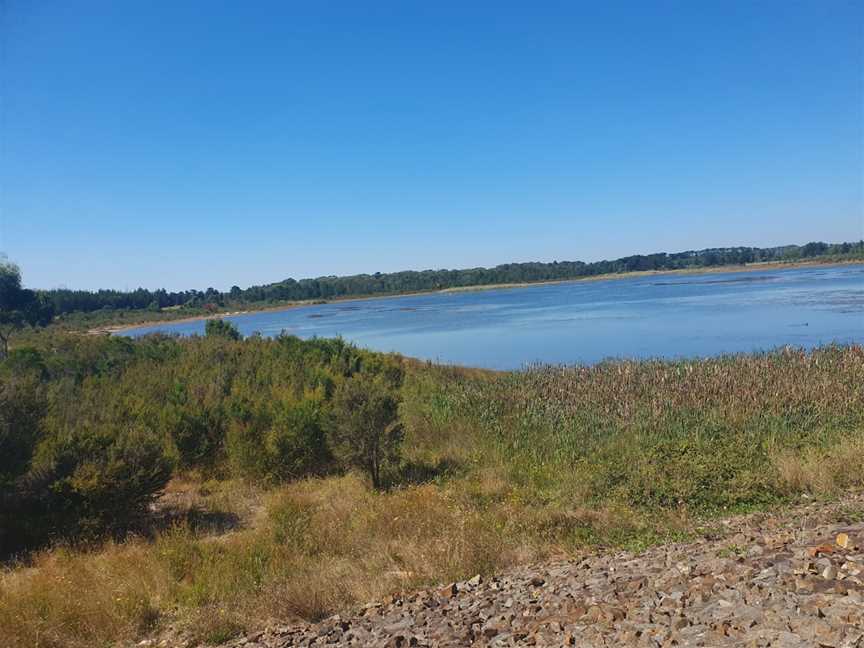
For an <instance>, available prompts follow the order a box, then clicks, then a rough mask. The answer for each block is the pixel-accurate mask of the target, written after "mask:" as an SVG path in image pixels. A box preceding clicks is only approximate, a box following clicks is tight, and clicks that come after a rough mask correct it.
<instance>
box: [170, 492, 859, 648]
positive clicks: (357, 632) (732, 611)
mask: <svg viewBox="0 0 864 648" xmlns="http://www.w3.org/2000/svg"><path fill="white" fill-rule="evenodd" d="M173 641H177V638H175V639H174V640H173ZM168 642H169V640H165V642H164V643H168ZM153 643H154V644H156V643H157V642H155V641H154V642H153ZM178 643H183V641H182V639H181V640H180V641H179V642H178ZM313 644H314V645H320V644H326V645H336V646H436V647H437V646H440V647H444V646H453V647H457V646H549V647H553V646H554V647H558V646H585V647H586V648H588V647H594V646H652V647H655V646H716V647H720V646H751V645H753V646H780V647H784V648H793V647H796V646H799V647H801V648H804V647H805V646H824V647H828V646H836V647H838V648H839V647H841V646H850V647H854V646H861V645H864V497H862V496H861V495H858V496H853V497H849V498H846V499H845V500H844V501H843V502H842V504H840V505H825V504H823V503H816V504H811V505H809V506H803V507H797V508H795V509H793V510H792V511H789V512H786V513H784V514H783V515H782V516H777V517H772V516H765V515H751V516H748V517H745V518H738V519H731V520H727V521H723V522H722V523H718V524H717V526H716V527H715V528H714V529H712V530H710V531H708V532H707V533H706V534H705V535H704V536H703V537H700V538H699V539H698V540H696V541H695V542H690V543H685V544H670V545H665V546H660V547H655V548H653V549H650V550H648V551H646V552H644V553H641V554H633V553H629V552H613V551H606V552H603V553H598V554H593V555H585V556H582V557H580V558H575V559H572V560H568V561H558V562H552V563H547V564H543V565H534V566H528V567H521V568H518V569H515V570H511V571H507V572H504V573H501V574H497V575H492V576H488V577H483V576H480V575H477V576H474V577H473V578H471V579H468V580H465V581H461V582H457V583H451V584H447V585H442V586H441V587H436V588H432V589H427V590H421V591H415V592H404V593H398V594H395V595H394V596H392V597H390V598H389V599H388V600H385V601H380V602H373V603H369V604H367V605H364V606H362V607H360V608H359V609H358V608H355V609H354V610H352V611H350V612H346V613H344V614H341V615H337V616H333V617H330V618H328V619H325V620H324V621H322V622H320V623H317V624H313V625H295V626H291V625H287V626H286V625H278V624H274V625H272V626H270V627H268V628H266V629H262V630H261V631H258V632H255V633H252V634H250V635H247V636H245V637H242V638H240V639H237V640H234V641H231V642H230V643H228V644H226V645H225V646H224V648H287V647H288V646H309V645H313ZM159 645H163V644H161V643H160V644H159Z"/></svg>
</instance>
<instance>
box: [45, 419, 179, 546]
mask: <svg viewBox="0 0 864 648" xmlns="http://www.w3.org/2000/svg"><path fill="white" fill-rule="evenodd" d="M171 470H172V463H171V461H170V459H169V458H168V456H167V454H166V451H165V447H164V443H163V442H162V440H161V439H160V438H159V436H158V435H156V434H154V433H153V432H151V431H149V430H146V429H144V428H131V429H124V430H113V429H107V430H101V431H90V430H84V429H76V430H74V431H70V432H67V433H62V434H57V435H55V436H52V437H49V438H47V439H46V440H45V441H43V443H42V444H40V446H39V448H38V451H37V455H36V457H35V459H34V462H33V468H32V486H31V494H30V498H31V499H32V501H33V503H34V504H35V506H33V511H34V513H35V515H37V516H39V517H41V519H40V520H39V522H40V527H41V531H42V533H41V534H40V535H42V536H43V539H44V537H50V536H55V535H56V536H71V537H94V536H96V535H98V534H101V533H104V532H120V531H123V530H125V529H127V528H128V527H129V526H130V525H132V524H134V523H136V522H138V521H139V520H140V519H141V518H142V517H143V516H144V515H146V513H147V508H148V505H149V504H150V503H151V502H152V501H153V499H154V498H155V497H156V496H157V495H158V494H159V492H160V491H161V490H162V489H163V488H164V486H165V484H166V483H167V482H168V479H169V478H170V477H171Z"/></svg>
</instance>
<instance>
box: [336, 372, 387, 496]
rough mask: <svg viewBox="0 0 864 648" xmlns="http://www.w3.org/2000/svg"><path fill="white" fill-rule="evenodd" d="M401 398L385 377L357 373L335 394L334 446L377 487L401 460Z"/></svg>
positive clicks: (339, 453)
mask: <svg viewBox="0 0 864 648" xmlns="http://www.w3.org/2000/svg"><path fill="white" fill-rule="evenodd" d="M402 437H403V433H402V426H401V425H400V423H399V398H398V395H397V392H396V391H395V390H394V389H393V388H392V387H391V386H390V385H389V384H388V382H387V380H386V378H385V377H384V376H375V375H371V374H366V373H360V374H356V375H355V376H353V377H351V378H349V379H348V380H346V381H345V382H344V383H343V384H342V385H340V387H339V388H338V389H337V390H336V393H335V395H334V397H333V426H332V429H331V432H330V439H331V445H332V447H333V451H334V453H335V454H336V456H337V458H339V459H340V460H341V461H343V462H344V463H345V464H347V465H349V466H352V467H355V468H359V469H361V470H363V471H364V472H365V473H366V474H367V475H368V476H369V478H370V479H371V480H372V486H373V487H374V488H380V487H381V485H382V477H383V471H384V470H385V469H387V468H388V467H389V466H393V465H395V464H396V463H397V462H398V460H399V446H400V444H401V443H402Z"/></svg>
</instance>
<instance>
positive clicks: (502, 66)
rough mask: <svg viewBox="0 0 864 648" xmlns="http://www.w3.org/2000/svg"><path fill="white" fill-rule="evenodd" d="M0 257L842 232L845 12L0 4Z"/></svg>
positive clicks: (229, 278) (506, 252)
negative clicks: (1, 255) (0, 68)
mask: <svg viewBox="0 0 864 648" xmlns="http://www.w3.org/2000/svg"><path fill="white" fill-rule="evenodd" d="M0 20H2V25H0V29H2V32H0V33H2V39H3V42H2V53H0V57H2V58H0V61H2V63H0V64H2V70H0V74H2V77H0V81H2V87H0V91H2V94H0V136H2V137H0V192H2V193H0V210H2V211H0V250H2V251H3V252H5V253H6V255H8V257H9V258H10V259H12V260H13V261H16V262H17V263H19V264H20V265H21V266H22V269H23V272H24V280H25V283H26V284H27V285H29V286H34V287H43V288H49V287H57V286H66V287H71V288H98V287H112V288H121V289H122V288H135V287H137V286H139V285H140V286H145V287H148V288H157V287H166V288H169V289H181V288H205V287H207V286H214V287H216V288H220V289H227V288H228V287H229V286H231V285H232V284H235V283H236V284H239V285H240V286H247V285H250V284H253V283H267V282H271V281H277V280H280V279H283V278H285V277H288V276H293V277H297V278H299V277H305V276H317V275H321V274H350V273H355V272H376V271H381V272H385V271H393V270H401V269H407V268H415V269H422V268H433V267H434V268H440V267H471V266H477V265H494V264H497V263H504V262H509V261H528V260H550V261H551V260H553V259H582V260H596V259H601V258H611V257H618V256H622V255H626V254H631V253H639V252H644V253H649V252H655V251H677V250H683V249H690V248H702V247H708V246H715V245H717V246H721V245H737V244H741V245H775V244H782V243H789V242H798V243H803V242H806V241H809V240H814V239H819V240H829V241H839V240H852V239H859V238H862V237H864V189H862V183H864V157H862V147H864V86H862V83H864V81H862V80H864V46H862V43H864V3H861V2H836V1H815V0H814V1H812V2H797V1H794V0H785V1H783V2H767V1H758V2H751V1H747V2H725V1H724V2H719V1H718V2H707V1H704V2H703V1H700V2H684V1H682V2H635V1H634V2H609V3H605V2H573V1H570V2H560V3H542V2H538V3H526V2H512V3H511V2H501V1H496V2H473V3H465V2H444V1H440V2H408V1H405V0H400V1H394V2H389V1H378V2H328V1H324V0H316V1H310V2H250V3H243V2H219V1H216V0H202V1H200V2H192V1H186V2H114V1H110V2H108V1H106V2H88V1H86V0H82V1H79V2H60V1H56V2H52V1H50V0H45V1H42V2H30V1H24V0H8V1H7V2H5V3H3V9H2V18H0Z"/></svg>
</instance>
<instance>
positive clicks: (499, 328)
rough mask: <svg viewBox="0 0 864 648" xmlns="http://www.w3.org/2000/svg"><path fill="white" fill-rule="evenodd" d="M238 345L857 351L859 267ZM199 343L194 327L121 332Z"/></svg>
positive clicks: (360, 314)
mask: <svg viewBox="0 0 864 648" xmlns="http://www.w3.org/2000/svg"><path fill="white" fill-rule="evenodd" d="M225 319H226V320H229V321H232V322H234V324H236V325H237V327H238V328H239V329H240V331H241V333H243V334H244V335H249V334H251V333H254V332H256V331H257V332H260V333H261V334H263V335H271V336H272V335H278V334H279V333H280V332H282V331H285V332H287V333H290V334H293V335H298V336H300V337H303V338H309V337H313V336H318V337H332V336H337V335H339V336H342V337H343V338H345V339H346V340H350V341H352V342H355V343H356V344H358V345H361V346H364V347H368V348H370V349H375V350H378V351H398V352H400V353H403V354H405V355H408V356H414V357H417V358H425V359H430V360H437V361H441V362H449V363H456V364H462V365H471V366H479V367H489V368H495V369H514V368H519V367H522V366H524V365H525V364H527V363H531V362H537V361H542V362H549V363H574V362H581V363H592V362H597V361H599V360H602V359H604V358H610V357H628V358H633V357H638V358H644V357H667V358H672V357H692V356H707V355H716V354H720V353H727V352H739V351H758V350H765V349H771V348H774V347H777V346H782V345H793V346H801V347H812V346H816V345H820V344H826V343H829V342H840V343H848V342H864V265H847V266H842V267H836V268H802V269H795V270H772V271H764V272H739V273H723V274H719V273H718V274H705V275H658V276H652V277H634V278H632V279H616V280H607V281H590V282H573V283H565V284H555V285H546V286H531V287H527V288H509V289H501V290H486V291H478V292H457V293H443V294H441V293H439V294H429V295H422V296H414V297H398V298H393V297H390V298H381V299H370V300H365V301H354V302H342V303H334V304H323V305H319V306H307V307H302V308H294V309H289V310H284V311H279V312H268V313H251V314H248V315H237V316H232V317H226V318H225ZM154 331H162V332H168V333H179V334H182V335H192V334H203V332H204V322H203V321H197V322H186V323H176V324H170V323H166V324H160V325H158V326H153V327H147V328H138V329H133V330H129V331H126V332H124V333H123V335H131V336H139V335H144V334H146V333H152V332H154Z"/></svg>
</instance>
